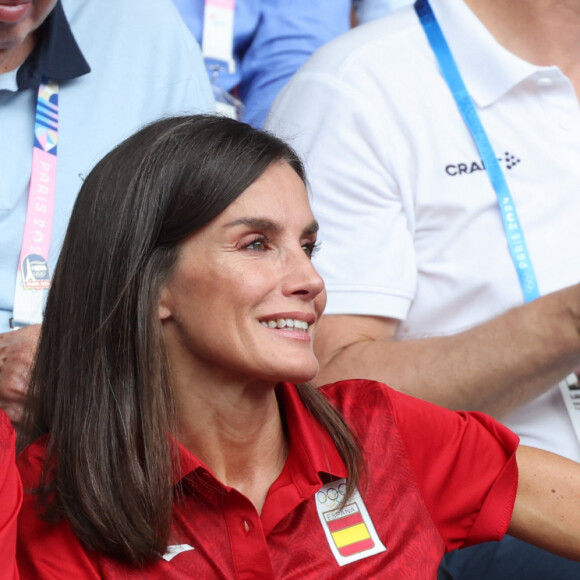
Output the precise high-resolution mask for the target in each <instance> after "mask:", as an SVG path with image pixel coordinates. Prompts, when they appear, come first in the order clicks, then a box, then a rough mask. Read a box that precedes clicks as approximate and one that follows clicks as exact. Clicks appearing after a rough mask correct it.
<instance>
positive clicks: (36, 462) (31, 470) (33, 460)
mask: <svg viewBox="0 0 580 580" xmlns="http://www.w3.org/2000/svg"><path fill="white" fill-rule="evenodd" d="M47 443H48V435H43V436H42V437H40V438H39V439H37V440H36V441H34V442H33V443H31V444H30V445H28V446H27V447H25V448H24V449H23V450H22V451H21V452H20V453H19V454H18V456H17V457H16V465H17V466H18V471H19V472H20V478H21V479H22V484H23V485H24V487H25V488H29V487H36V486H37V485H38V481H39V479H40V473H41V471H42V466H43V465H44V458H45V457H46V446H47Z"/></svg>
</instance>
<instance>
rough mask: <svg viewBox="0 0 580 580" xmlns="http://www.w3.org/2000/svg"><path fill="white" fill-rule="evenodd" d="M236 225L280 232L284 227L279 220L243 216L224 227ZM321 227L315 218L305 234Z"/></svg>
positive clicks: (305, 229) (310, 233)
mask: <svg viewBox="0 0 580 580" xmlns="http://www.w3.org/2000/svg"><path fill="white" fill-rule="evenodd" d="M234 226H248V227H250V228H254V229H257V230H263V231H266V232H272V233H278V232H281V231H282V229H283V227H282V225H281V224H280V223H279V222H275V221H272V220H271V219H269V218H261V217H241V218H238V219H236V220H233V221H231V222H228V223H227V224H224V228H230V227H234ZM318 229H319V225H318V222H317V221H316V220H313V221H312V222H311V223H310V224H309V225H308V226H306V227H305V228H304V230H303V231H302V233H303V235H305V236H308V235H312V234H315V233H316V232H317V231H318Z"/></svg>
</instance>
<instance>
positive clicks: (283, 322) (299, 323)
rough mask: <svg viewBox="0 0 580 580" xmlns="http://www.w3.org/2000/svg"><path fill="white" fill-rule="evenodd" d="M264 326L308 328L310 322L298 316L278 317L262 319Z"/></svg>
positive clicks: (304, 329)
mask: <svg viewBox="0 0 580 580" xmlns="http://www.w3.org/2000/svg"><path fill="white" fill-rule="evenodd" d="M262 326H267V327H268V328H291V329H293V330H302V331H306V330H308V322H304V320H296V318H278V319H277V320H262Z"/></svg>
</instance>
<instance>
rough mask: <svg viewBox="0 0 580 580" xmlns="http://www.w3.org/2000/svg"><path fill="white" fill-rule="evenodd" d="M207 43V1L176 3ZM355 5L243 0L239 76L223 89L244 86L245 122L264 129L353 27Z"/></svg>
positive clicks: (222, 82) (238, 14)
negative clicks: (282, 99)
mask: <svg viewBox="0 0 580 580" xmlns="http://www.w3.org/2000/svg"><path fill="white" fill-rule="evenodd" d="M173 3H174V4H175V5H176V6H177V8H178V9H179V11H180V12H181V15H182V17H183V19H184V21H185V23H186V24H187V26H188V28H189V30H190V31H191V32H192V34H193V35H194V36H195V38H196V39H197V41H198V42H199V43H200V44H201V40H202V35H203V12H204V1H203V0H173ZM350 9H351V0H330V1H329V0H238V1H237V2H236V10H235V14H234V55H233V57H234V60H235V63H236V70H235V72H234V73H233V74H229V73H228V72H227V71H224V72H221V73H220V75H219V78H218V79H217V84H218V85H219V86H220V87H221V88H222V89H224V90H226V91H231V90H232V89H233V88H234V87H238V90H239V98H240V99H241V100H242V102H243V103H244V113H243V115H242V120H243V121H245V122H247V123H250V124H251V125H254V126H256V127H261V126H262V125H263V124H264V121H265V119H266V115H267V114H268V111H269V110H270V107H271V105H272V103H273V101H274V99H275V97H276V95H277V94H278V91H279V90H280V89H281V88H282V87H283V86H284V85H285V84H286V82H287V81H288V79H289V78H290V77H291V76H292V75H293V74H294V73H295V72H296V71H297V70H298V69H299V68H300V66H302V64H303V63H304V62H306V60H307V59H308V58H309V56H310V55H311V54H312V53H313V52H314V51H315V50H316V49H317V48H319V47H320V46H322V45H323V44H325V43H326V42H328V41H329V40H331V39H332V38H334V37H335V36H338V35H339V34H342V33H343V32H346V31H347V30H348V29H349V28H350Z"/></svg>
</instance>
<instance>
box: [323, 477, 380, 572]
mask: <svg viewBox="0 0 580 580" xmlns="http://www.w3.org/2000/svg"><path fill="white" fill-rule="evenodd" d="M345 493H346V479H337V480H336V481H332V482H330V483H327V484H326V485H323V486H322V488H321V489H320V491H319V492H318V493H317V494H316V496H315V499H316V509H317V511H318V517H319V519H320V523H321V524H322V528H323V529H324V533H325V535H326V539H327V540H328V545H329V546H330V549H331V551H332V553H333V555H334V557H335V558H336V561H337V562H338V564H339V565H340V566H344V565H345V564H350V563H351V562H356V561H357V560H362V559H363V558H368V557H369V556H374V555H375V554H379V553H380V552H384V551H386V549H387V548H385V546H384V545H383V543H382V542H381V540H380V539H379V536H378V534H377V532H376V530H375V526H374V524H373V522H372V520H371V517H370V515H369V512H368V511H367V508H366V506H365V504H364V502H363V500H362V497H361V495H360V493H359V492H358V490H357V489H355V491H354V493H353V494H352V496H351V497H350V499H349V501H348V503H347V504H346V505H345V506H344V507H343V508H342V509H337V508H338V506H339V504H340V502H341V501H342V499H343V498H344V495H345Z"/></svg>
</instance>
